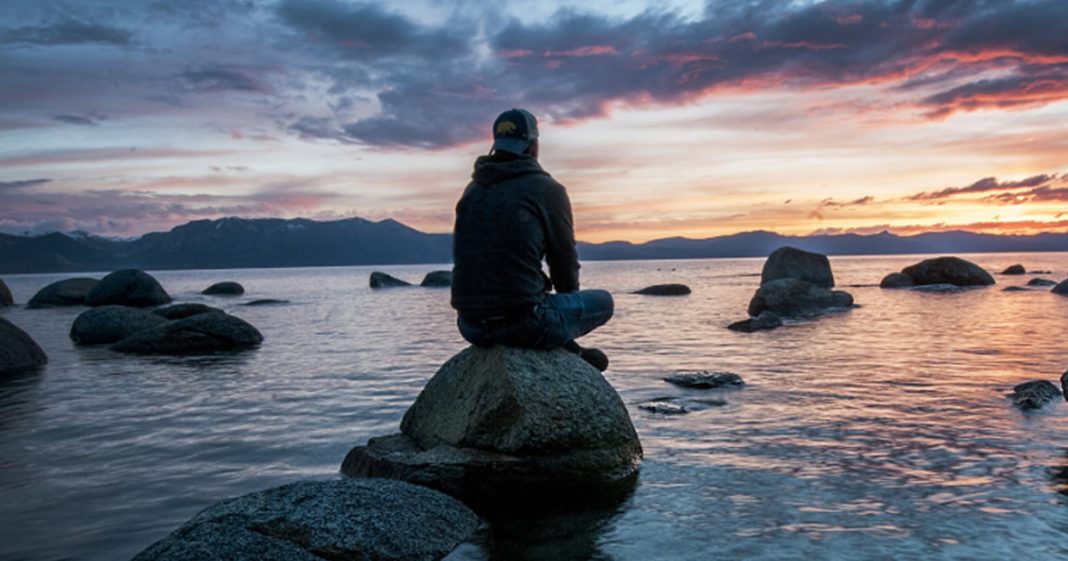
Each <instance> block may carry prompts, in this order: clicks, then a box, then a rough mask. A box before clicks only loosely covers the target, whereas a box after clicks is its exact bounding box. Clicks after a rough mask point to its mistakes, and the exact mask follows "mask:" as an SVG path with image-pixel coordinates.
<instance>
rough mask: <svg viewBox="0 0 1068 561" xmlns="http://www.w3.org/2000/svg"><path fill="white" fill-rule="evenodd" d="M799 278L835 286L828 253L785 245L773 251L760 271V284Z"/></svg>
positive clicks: (813, 282)
mask: <svg viewBox="0 0 1068 561" xmlns="http://www.w3.org/2000/svg"><path fill="white" fill-rule="evenodd" d="M787 278H789V279H798V280H802V281H805V282H807V283H810V284H813V285H816V286H819V287H822V288H832V287H834V273H832V272H831V262H830V260H829V259H827V256H826V255H823V254H820V253H813V252H811V251H805V250H803V249H798V248H796V247H790V246H783V247H780V248H778V249H776V250H775V251H772V252H771V254H770V255H768V258H767V260H766V261H764V268H763V269H762V270H761V271H760V284H761V285H764V284H766V283H768V282H771V281H775V280H779V279H787Z"/></svg>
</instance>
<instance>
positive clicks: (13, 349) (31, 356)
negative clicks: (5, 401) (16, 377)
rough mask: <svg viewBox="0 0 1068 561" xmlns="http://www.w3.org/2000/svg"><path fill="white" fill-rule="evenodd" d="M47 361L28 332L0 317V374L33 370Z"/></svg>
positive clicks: (46, 357) (46, 356)
mask: <svg viewBox="0 0 1068 561" xmlns="http://www.w3.org/2000/svg"><path fill="white" fill-rule="evenodd" d="M47 363H48V355H46V354H45V352H44V351H43V350H42V349H41V346H40V345H38V344H37V341H34V340H33V337H30V335H29V334H28V333H26V332H25V331H23V330H22V329H20V328H19V326H17V325H15V324H13V323H11V322H10V321H8V320H7V319H5V318H3V317H0V375H8V374H17V373H19V372H25V371H27V370H35V369H37V368H40V367H42V366H44V365H45V364H47Z"/></svg>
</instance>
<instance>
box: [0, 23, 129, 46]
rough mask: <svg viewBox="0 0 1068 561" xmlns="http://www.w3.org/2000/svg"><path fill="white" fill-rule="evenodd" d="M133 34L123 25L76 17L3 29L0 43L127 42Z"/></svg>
mask: <svg viewBox="0 0 1068 561" xmlns="http://www.w3.org/2000/svg"><path fill="white" fill-rule="evenodd" d="M132 40H133V35H132V34H131V33H130V32H129V31H126V30H124V29H119V28H117V27H111V26H108V25H103V24H99V23H88V22H83V21H78V20H74V19H70V20H66V21H63V22H59V23H55V24H51V25H43V26H28V27H16V28H8V29H0V44H6V45H23V46H54V45H82V44H98V45H112V46H126V45H129V44H131V43H132Z"/></svg>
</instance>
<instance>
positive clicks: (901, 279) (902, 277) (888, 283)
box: [879, 273, 915, 288]
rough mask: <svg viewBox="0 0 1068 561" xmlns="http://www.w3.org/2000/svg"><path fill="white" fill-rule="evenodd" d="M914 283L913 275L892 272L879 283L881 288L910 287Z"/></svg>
mask: <svg viewBox="0 0 1068 561" xmlns="http://www.w3.org/2000/svg"><path fill="white" fill-rule="evenodd" d="M914 285H915V283H913V282H912V277H910V276H908V275H906V274H905V273H890V274H889V275H886V276H885V277H883V280H882V281H881V282H880V283H879V288H909V287H912V286H914Z"/></svg>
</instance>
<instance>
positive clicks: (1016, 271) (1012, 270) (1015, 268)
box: [1001, 264, 1027, 275]
mask: <svg viewBox="0 0 1068 561" xmlns="http://www.w3.org/2000/svg"><path fill="white" fill-rule="evenodd" d="M1001 274H1003V275H1025V274H1027V269H1024V266H1023V265H1019V264H1017V265H1009V266H1008V267H1006V268H1005V270H1004V271H1002V272H1001Z"/></svg>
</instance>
